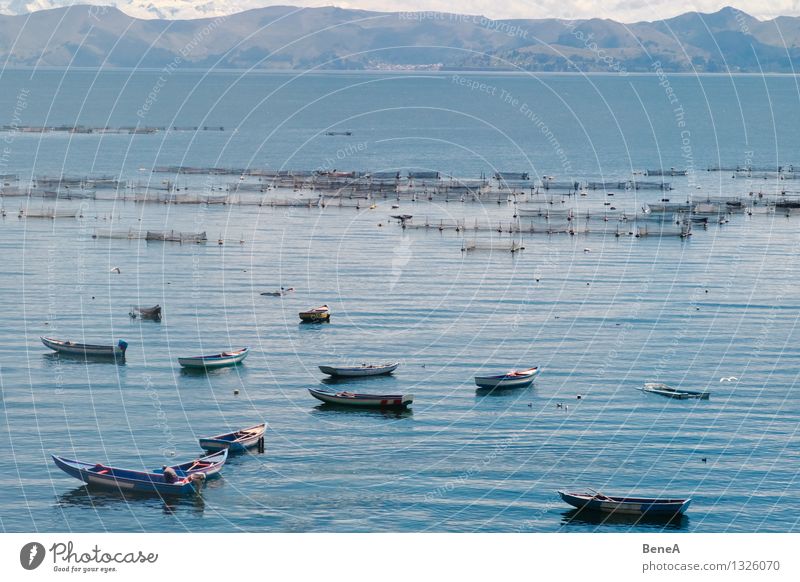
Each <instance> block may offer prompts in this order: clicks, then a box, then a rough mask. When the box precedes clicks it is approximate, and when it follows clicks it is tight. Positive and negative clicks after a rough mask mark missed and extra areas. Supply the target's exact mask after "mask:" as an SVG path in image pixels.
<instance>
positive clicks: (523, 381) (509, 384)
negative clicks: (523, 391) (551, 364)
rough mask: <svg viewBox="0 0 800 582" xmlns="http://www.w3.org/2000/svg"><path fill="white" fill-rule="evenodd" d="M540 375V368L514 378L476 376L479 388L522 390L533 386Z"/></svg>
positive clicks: (505, 375) (504, 375) (502, 375)
mask: <svg viewBox="0 0 800 582" xmlns="http://www.w3.org/2000/svg"><path fill="white" fill-rule="evenodd" d="M538 375H539V368H532V369H531V370H526V371H525V372H524V373H521V374H518V375H514V376H511V375H507V374H498V375H493V376H475V384H476V385H477V386H478V387H479V388H520V387H522V386H528V385H530V384H532V383H533V381H534V380H535V379H536V376H538Z"/></svg>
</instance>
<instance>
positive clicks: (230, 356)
mask: <svg viewBox="0 0 800 582" xmlns="http://www.w3.org/2000/svg"><path fill="white" fill-rule="evenodd" d="M249 352H250V348H242V349H240V350H233V351H230V352H222V353H220V354H213V355H211V356H190V357H187V358H178V363H179V364H180V365H181V366H183V367H184V368H204V369H206V370H211V369H214V368H224V367H225V366H235V365H236V364H239V363H241V361H242V360H244V359H245V358H246V357H247V354H248V353H249Z"/></svg>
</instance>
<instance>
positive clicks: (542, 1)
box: [0, 0, 800, 22]
mask: <svg viewBox="0 0 800 582" xmlns="http://www.w3.org/2000/svg"><path fill="white" fill-rule="evenodd" d="M68 4H106V5H109V4H113V5H116V6H118V7H119V8H121V9H122V10H124V11H125V12H127V13H128V14H130V15H132V16H138V17H141V18H157V17H162V18H201V17H204V16H216V15H219V14H230V13H232V12H239V11H241V10H246V9H248V8H257V7H261V6H269V5H271V4H284V5H292V6H329V5H332V4H333V5H336V6H341V7H344V8H363V9H367V10H379V11H418V10H422V11H427V10H431V11H443V12H459V13H465V14H483V15H486V16H488V17H490V18H496V19H500V18H543V17H559V18H588V17H599V18H611V19H614V20H621V21H623V22H634V21H638V20H659V19H661V18H669V17H670V16H675V15H676V14H680V13H683V12H688V11H690V10H697V11H700V12H714V11H716V10H718V9H719V8H722V7H723V6H726V5H730V4H733V5H734V6H736V7H737V8H739V9H741V10H743V11H744V12H747V13H748V14H751V15H753V16H756V17H758V18H761V19H764V18H772V17H774V16H777V15H792V16H796V15H800V0H771V1H770V2H766V1H765V0H738V1H736V2H733V1H732V0H727V1H726V0H689V1H687V0H606V1H605V2H599V1H597V0H591V1H590V0H458V1H457V2H456V1H453V0H341V1H336V0H283V1H275V2H270V1H265V0H197V1H190V0H105V1H104V0H0V12H4V13H12V14H19V13H24V12H29V11H31V10H38V9H41V8H50V7H53V6H64V5H68Z"/></svg>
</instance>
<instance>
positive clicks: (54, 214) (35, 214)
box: [18, 208, 79, 220]
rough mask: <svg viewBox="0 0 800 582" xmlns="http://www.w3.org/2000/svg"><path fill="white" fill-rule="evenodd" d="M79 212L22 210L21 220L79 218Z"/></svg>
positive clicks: (44, 209) (52, 209)
mask: <svg viewBox="0 0 800 582" xmlns="http://www.w3.org/2000/svg"><path fill="white" fill-rule="evenodd" d="M78 213H79V211H77V210H74V209H73V210H57V209H55V208H39V209H33V210H32V209H30V208H20V209H19V214H18V216H19V218H49V219H52V220H55V219H56V218H77V217H78Z"/></svg>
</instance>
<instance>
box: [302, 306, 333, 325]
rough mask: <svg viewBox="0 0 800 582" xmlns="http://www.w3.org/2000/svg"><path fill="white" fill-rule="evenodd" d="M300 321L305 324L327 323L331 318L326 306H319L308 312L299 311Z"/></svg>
mask: <svg viewBox="0 0 800 582" xmlns="http://www.w3.org/2000/svg"><path fill="white" fill-rule="evenodd" d="M299 315H300V319H302V320H303V321H305V322H307V323H316V322H320V321H329V320H330V318H331V310H330V309H329V308H328V306H327V305H320V306H319V307H315V308H313V309H309V310H308V311H301V312H300V313H299Z"/></svg>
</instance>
